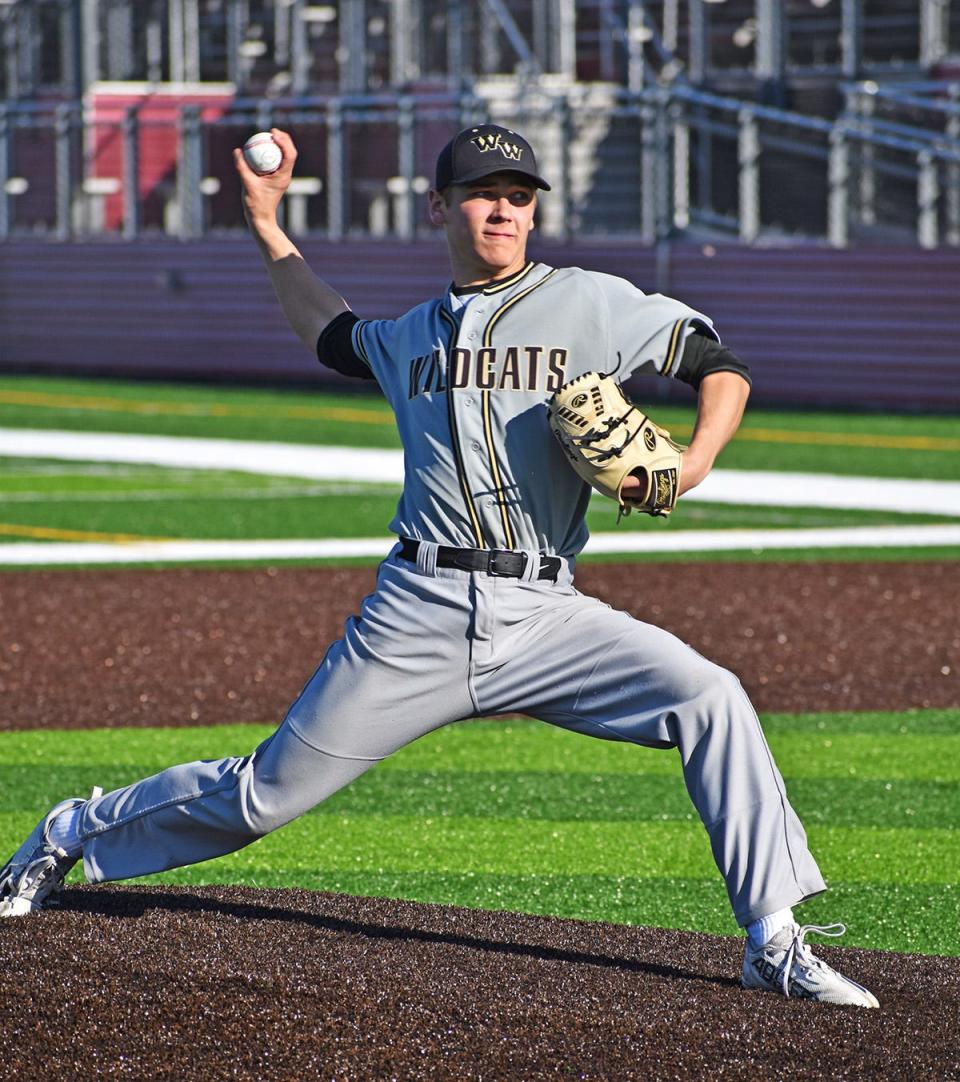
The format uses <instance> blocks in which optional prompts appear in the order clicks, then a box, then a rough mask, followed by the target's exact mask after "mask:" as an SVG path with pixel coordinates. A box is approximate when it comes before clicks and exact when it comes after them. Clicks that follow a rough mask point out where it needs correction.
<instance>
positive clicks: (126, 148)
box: [123, 105, 140, 240]
mask: <svg viewBox="0 0 960 1082" xmlns="http://www.w3.org/2000/svg"><path fill="white" fill-rule="evenodd" d="M139 130H140V124H139V120H138V118H137V107H136V106H135V105H132V106H130V108H129V109H127V110H126V112H125V113H124V115H123V236H124V239H125V240H136V238H137V236H138V234H139V233H140V140H139Z"/></svg>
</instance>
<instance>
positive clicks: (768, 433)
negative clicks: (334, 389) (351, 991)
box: [0, 390, 960, 451]
mask: <svg viewBox="0 0 960 1082" xmlns="http://www.w3.org/2000/svg"><path fill="white" fill-rule="evenodd" d="M4 403H5V404H7V405H19V406H37V407H39V408H43V409H76V410H96V411H99V412H104V413H137V414H169V415H175V416H181V417H285V418H295V419H299V420H308V421H349V422H351V423H356V424H368V425H392V424H393V423H394V418H393V414H392V413H388V412H386V411H385V410H368V409H355V408H353V407H349V406H273V407H264V406H238V405H233V406H229V405H226V404H224V403H222V402H212V403H210V404H209V405H199V404H193V403H189V402H163V401H142V400H140V401H138V400H136V399H126V398H110V397H95V396H93V395H66V394H49V393H45V392H42V391H9V390H4V391H0V404H4ZM672 428H673V431H674V432H675V433H676V434H677V435H678V436H680V435H682V436H686V435H689V434H690V431H691V429H690V426H689V425H674V426H672ZM736 440H742V441H750V442H753V443H786V444H796V445H799V446H818V447H876V448H884V449H888V450H897V451H960V439H953V438H950V437H947V436H893V435H886V436H884V435H880V434H878V433H869V432H816V431H796V430H789V429H782V428H752V427H750V426H749V425H748V426H747V427H745V428H741V429H740V431H739V432H737V435H736Z"/></svg>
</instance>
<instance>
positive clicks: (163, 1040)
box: [0, 562, 960, 1082]
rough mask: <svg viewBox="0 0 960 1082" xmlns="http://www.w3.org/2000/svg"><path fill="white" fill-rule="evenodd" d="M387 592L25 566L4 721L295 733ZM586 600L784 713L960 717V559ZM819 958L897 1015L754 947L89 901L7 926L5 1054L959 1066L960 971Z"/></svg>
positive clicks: (253, 1064) (250, 896) (733, 1071)
mask: <svg viewBox="0 0 960 1082" xmlns="http://www.w3.org/2000/svg"><path fill="white" fill-rule="evenodd" d="M372 584H373V571H372V570H370V569H351V570H303V569H298V570H295V569H289V570H276V571H273V570H271V571H196V570H182V571H169V570H168V571H164V572H162V573H159V572H134V571H117V572H107V573H104V572H56V573H54V572H43V573H25V574H24V573H18V574H8V575H0V728H7V729H13V728H31V727H36V726H42V727H49V728H70V727H90V726H103V725H108V726H109V725H113V726H123V725H184V724H186V725H190V724H216V723H220V722H223V723H226V722H244V721H250V722H254V721H255V722H264V721H269V720H271V718H278V717H279V716H280V715H282V713H283V710H284V708H285V707H286V705H287V704H288V702H289V701H290V700H291V699H292V698H293V697H294V696H295V695H296V693H297V692H298V691H299V688H300V686H301V685H302V683H303V681H304V680H305V679H306V677H307V676H309V674H310V673H311V672H312V670H313V668H314V667H315V666H316V664H317V663H318V661H319V659H320V657H321V656H322V654H323V651H324V649H325V648H326V645H327V643H328V641H329V640H330V639H331V638H333V637H335V636H336V634H337V633H338V631H339V627H340V625H341V623H342V621H343V618H344V617H345V616H346V615H348V614H349V613H350V612H352V611H355V610H356V608H357V605H358V603H359V599H360V597H361V596H362V594H363V593H365V592H367V591H368V590H369V589H370V588H371V586H372ZM578 585H579V586H580V588H581V589H583V590H585V591H587V592H591V593H596V594H598V595H599V596H601V597H604V599H605V600H608V601H609V602H610V603H611V604H614V605H616V606H617V607H619V608H625V609H628V610H629V611H631V612H633V613H634V614H635V615H636V616H638V617H639V618H641V619H650V620H652V621H654V622H656V623H658V624H660V625H661V626H664V627H667V628H669V629H670V630H672V631H674V632H675V633H677V634H678V635H680V636H681V637H682V638H683V639H685V640H686V641H688V642H690V643H691V644H692V645H693V646H695V647H696V648H697V649H698V650H700V651H701V652H703V653H706V654H707V655H708V656H710V657H712V658H714V659H715V660H717V661H718V662H720V663H721V664H724V665H726V666H728V667H730V668H732V669H734V671H736V672H737V673H738V674H739V675H740V676H741V678H742V680H743V682H744V684H745V686H746V687H747V689H748V691H749V692H750V693H751V695H752V697H753V698H754V701H755V703H756V704H757V706H758V707H759V708H760V709H761V710H766V711H781V710H782V711H804V710H836V709H850V710H864V709H887V710H890V709H908V708H910V707H921V706H943V707H957V706H958V704H960V692H958V686H960V685H958V677H957V673H956V668H955V666H956V658H957V656H958V653H960V618H958V614H957V607H956V606H955V605H953V604H951V603H949V600H948V599H949V598H952V597H956V596H958V595H960V568H958V565H956V564H952V563H947V562H938V563H923V564H887V563H883V564H875V565H860V564H827V565H807V564H782V565H776V564H762V565H731V564H709V565H701V564H696V563H691V564H683V565H662V564H658V565H637V564H632V565H622V566H614V565H602V566H601V565H592V566H589V565H588V566H586V567H583V568H582V569H581V570H580V571H579V572H578ZM17 841H19V839H17ZM7 843H8V840H7V839H4V840H3V844H4V845H6V844H7ZM0 855H2V856H5V855H6V854H5V853H4V854H0ZM816 949H817V953H819V954H821V955H822V956H823V957H824V958H825V959H827V960H828V961H831V962H833V964H835V965H837V966H838V967H839V968H841V969H842V971H843V972H844V973H846V974H847V975H849V976H851V977H853V978H854V979H856V980H859V981H861V982H862V983H864V984H865V985H866V986H867V987H869V988H871V989H872V990H873V991H874V992H875V993H876V994H877V996H878V998H879V999H880V1002H881V1009H880V1010H879V1011H868V1010H861V1009H855V1008H846V1009H844V1008H831V1007H826V1006H822V1005H816V1004H809V1003H804V1002H802V1001H796V1000H789V1001H788V1000H785V999H782V998H781V997H778V996H774V995H770V994H767V993H761V992H743V991H741V990H740V988H739V986H738V976H739V967H740V961H741V954H742V940H740V939H734V938H725V937H716V936H706V935H698V934H694V933H688V932H677V931H665V930H659V929H645V928H630V927H626V926H622V925H610V924H604V923H600V922H580V921H570V920H559V919H553V918H544V917H531V916H521V915H516V914H509V913H490V912H482V911H476V910H466V909H458V908H455V907H445V906H432V905H423V904H417V903H411V902H403V901H391V900H384V899H367V898H354V897H348V896H344V895H330V894H323V893H314V892H306V891H289V890H288V891H274V890H251V889H245V888H222V887H201V888H189V889H186V888H174V887H156V886H150V887H142V886H141V887H137V886H133V887H131V886H128V885H108V886H101V887H81V888H77V889H73V890H69V891H67V892H66V893H65V895H64V905H63V907H62V909H60V910H52V911H49V912H45V913H43V914H41V915H39V916H35V917H27V918H21V919H13V920H7V921H3V922H2V925H0V1063H2V1064H3V1066H4V1069H5V1073H6V1074H7V1075H8V1076H9V1077H56V1078H62V1079H84V1080H86V1079H94V1078H130V1079H153V1078H168V1079H174V1080H183V1082H192V1080H194V1079H197V1080H200V1079H204V1080H206V1079H227V1078H239V1079H265V1080H266V1079H271V1080H272V1079H308V1078H309V1079H313V1078H317V1079H331V1080H333V1079H338V1080H339V1079H342V1080H353V1079H357V1080H366V1079H376V1080H380V1079H401V1080H402V1079H491V1080H500V1079H504V1080H513V1079H539V1078H545V1079H546V1078H558V1079H560V1078H582V1079H604V1080H608V1079H668V1078H669V1079H701V1080H702V1079H704V1078H714V1077H723V1078H751V1079H756V1078H757V1077H763V1078H785V1077H791V1078H802V1079H867V1078H869V1079H873V1078H890V1079H894V1078H896V1079H900V1078H938V1079H940V1078H944V1079H946V1078H960V1045H958V1041H957V1036H956V1034H957V1019H958V1017H960V958H940V957H930V956H908V955H901V954H893V953H887V952H880V951H863V950H853V949H840V948H819V947H817V948H816Z"/></svg>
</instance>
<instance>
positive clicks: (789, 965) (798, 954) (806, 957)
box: [780, 923, 847, 996]
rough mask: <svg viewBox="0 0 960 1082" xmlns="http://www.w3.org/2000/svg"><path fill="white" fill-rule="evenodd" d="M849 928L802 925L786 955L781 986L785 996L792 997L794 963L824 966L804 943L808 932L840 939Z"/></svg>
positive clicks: (835, 925)
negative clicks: (791, 977) (791, 983)
mask: <svg viewBox="0 0 960 1082" xmlns="http://www.w3.org/2000/svg"><path fill="white" fill-rule="evenodd" d="M846 931H847V926H846V925H845V924H839V923H838V924H802V925H801V926H800V927H799V928H798V929H797V931H796V934H795V935H794V937H793V941H792V942H791V944H790V947H789V949H788V950H787V953H786V954H785V955H784V959H783V967H782V971H781V985H780V990H781V991H782V992H783V994H784V995H785V996H789V995H790V974H791V972H792V971H793V963H794V961H796V960H797V959H799V960H800V961H801V962H802V963H803V965H805V966H813V965H815V964H819V965H823V964H824V963H823V962H821V961H820V959H819V958H817V957H815V956H814V955H813V954H811V953H810V948H809V947H808V946H807V945H806V943H805V942H804V939H805V938H806V935H807V933H808V932H815V933H816V934H817V935H826V936H832V937H833V938H838V937H839V936H842V935H845V934H846Z"/></svg>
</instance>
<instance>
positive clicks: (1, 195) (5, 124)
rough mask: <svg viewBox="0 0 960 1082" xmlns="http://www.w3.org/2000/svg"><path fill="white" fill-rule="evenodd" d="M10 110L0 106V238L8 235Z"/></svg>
mask: <svg viewBox="0 0 960 1082" xmlns="http://www.w3.org/2000/svg"><path fill="white" fill-rule="evenodd" d="M9 179H10V110H9V109H8V108H7V107H6V106H5V105H0V237H6V236H8V235H9V233H10V195H9V193H8V192H7V181H8V180H9Z"/></svg>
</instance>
